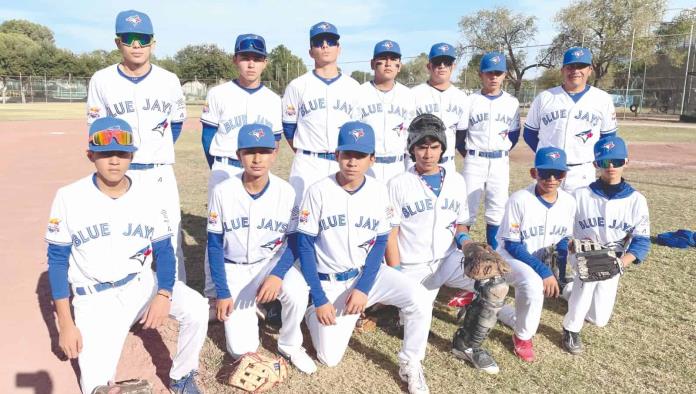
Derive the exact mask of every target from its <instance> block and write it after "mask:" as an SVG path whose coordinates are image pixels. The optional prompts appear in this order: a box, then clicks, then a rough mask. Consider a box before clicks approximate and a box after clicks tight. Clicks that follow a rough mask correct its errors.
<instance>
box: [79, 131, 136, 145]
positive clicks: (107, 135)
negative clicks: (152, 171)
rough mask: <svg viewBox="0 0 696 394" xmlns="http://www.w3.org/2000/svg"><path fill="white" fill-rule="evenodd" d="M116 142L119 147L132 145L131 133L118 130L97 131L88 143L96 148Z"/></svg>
mask: <svg viewBox="0 0 696 394" xmlns="http://www.w3.org/2000/svg"><path fill="white" fill-rule="evenodd" d="M112 140H116V143H117V144H119V145H133V133H131V132H129V131H124V130H118V129H107V130H99V131H97V132H95V133H94V134H92V135H91V136H90V137H89V142H91V143H92V144H93V145H96V146H105V145H109V144H110V143H111V141H112Z"/></svg>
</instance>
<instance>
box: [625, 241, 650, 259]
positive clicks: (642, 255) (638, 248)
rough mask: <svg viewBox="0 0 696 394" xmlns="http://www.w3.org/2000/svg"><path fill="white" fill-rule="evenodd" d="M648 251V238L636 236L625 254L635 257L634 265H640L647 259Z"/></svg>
mask: <svg viewBox="0 0 696 394" xmlns="http://www.w3.org/2000/svg"><path fill="white" fill-rule="evenodd" d="M649 251H650V238H649V237H644V236H636V237H634V238H633V240H632V241H631V245H630V246H629V247H628V250H627V252H628V253H630V254H632V255H634V256H636V261H635V262H634V263H636V264H640V263H642V262H643V261H645V259H646V258H647V257H648V252H649Z"/></svg>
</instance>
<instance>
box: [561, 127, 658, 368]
mask: <svg viewBox="0 0 696 394" xmlns="http://www.w3.org/2000/svg"><path fill="white" fill-rule="evenodd" d="M594 165H595V166H596V167H597V168H598V169H599V179H597V180H596V181H595V182H592V183H591V184H590V185H589V186H587V187H583V188H580V189H578V190H576V192H575V199H576V200H577V213H576V215H575V221H574V226H573V237H575V238H576V239H590V240H592V241H595V242H598V243H600V244H602V245H604V246H606V247H610V248H611V249H614V250H615V251H616V254H617V256H618V257H619V258H620V259H621V263H622V264H623V266H624V267H627V266H629V265H630V264H631V263H636V264H638V263H641V262H643V261H645V258H646V257H647V256H648V252H649V251H650V215H649V213H648V204H647V202H646V200H645V197H644V196H643V195H642V194H641V193H640V192H638V191H636V190H635V189H634V188H633V187H632V186H631V185H629V184H628V183H627V182H626V181H624V179H623V178H622V176H623V172H624V169H625V168H626V167H627V165H628V150H627V148H626V143H625V142H624V141H623V140H622V139H621V138H619V137H617V136H611V137H607V138H604V139H602V140H600V141H598V142H597V143H595V145H594ZM572 256H573V255H572V254H571V263H573V262H574V261H573V260H572ZM619 277H620V275H615V276H613V277H612V278H610V279H606V280H603V281H597V282H582V281H580V279H579V277H578V274H577V273H576V274H575V278H574V280H573V283H572V285H573V286H572V291H571V294H570V299H569V300H568V313H566V315H565V317H564V319H563V348H564V349H565V350H566V351H568V352H569V353H571V354H580V353H582V342H581V340H580V330H581V329H582V326H583V322H584V321H588V322H590V323H592V324H594V325H596V326H599V327H603V326H605V325H607V323H609V318H610V317H611V313H612V311H613V310H614V303H615V302H616V291H617V289H618V286H619ZM569 286H570V284H569Z"/></svg>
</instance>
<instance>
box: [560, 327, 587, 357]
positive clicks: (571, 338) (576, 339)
mask: <svg viewBox="0 0 696 394" xmlns="http://www.w3.org/2000/svg"><path fill="white" fill-rule="evenodd" d="M562 342H563V349H565V351H567V352H568V353H570V354H572V355H574V356H575V355H578V354H581V353H582V340H580V333H579V332H572V331H568V330H566V329H565V328H564V329H563V341H562Z"/></svg>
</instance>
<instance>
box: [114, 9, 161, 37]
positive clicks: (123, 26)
mask: <svg viewBox="0 0 696 394" xmlns="http://www.w3.org/2000/svg"><path fill="white" fill-rule="evenodd" d="M121 33H140V34H149V35H154V34H155V33H154V31H153V29H152V22H151V21H150V17H149V16H147V14H146V13H144V12H140V11H136V10H127V11H121V12H119V13H118V15H117V16H116V34H121Z"/></svg>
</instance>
